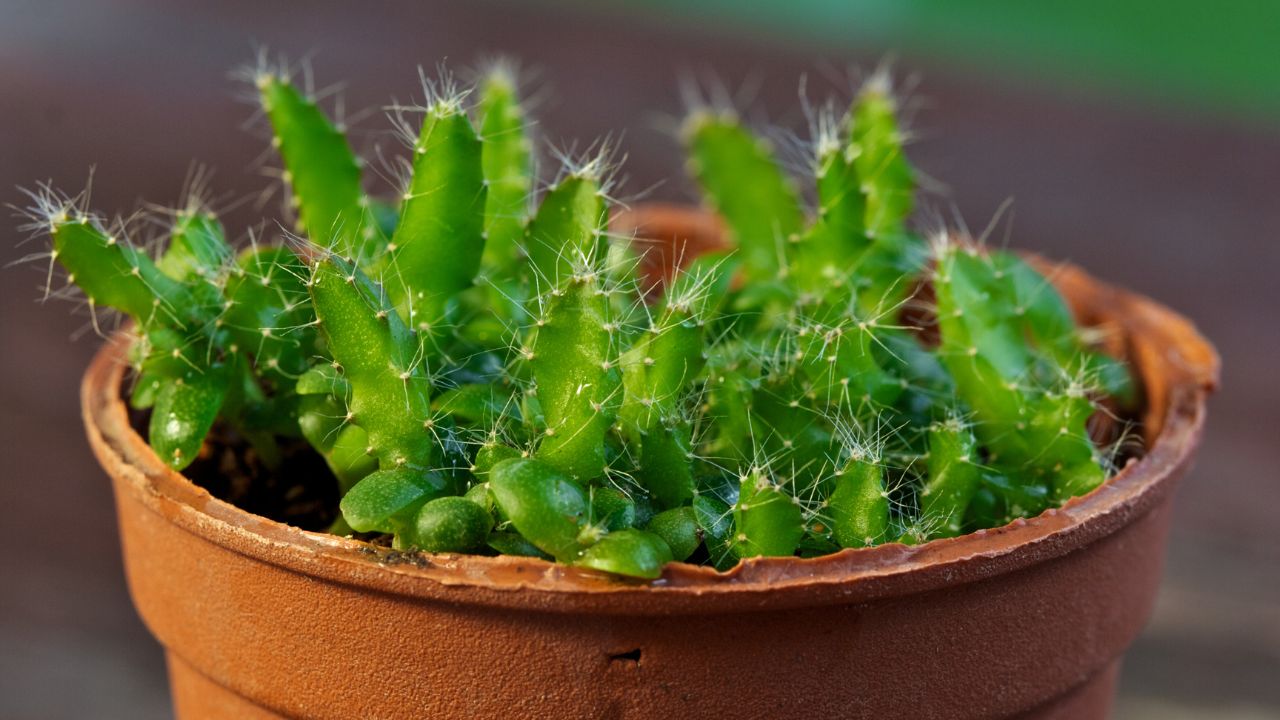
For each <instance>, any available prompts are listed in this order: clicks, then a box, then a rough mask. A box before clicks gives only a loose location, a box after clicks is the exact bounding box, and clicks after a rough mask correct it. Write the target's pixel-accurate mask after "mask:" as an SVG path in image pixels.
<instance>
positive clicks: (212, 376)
mask: <svg viewBox="0 0 1280 720" xmlns="http://www.w3.org/2000/svg"><path fill="white" fill-rule="evenodd" d="M230 382H231V372H230V368H228V367H227V366H226V365H223V364H217V365H211V366H209V367H207V368H204V369H202V370H199V371H197V370H192V371H190V372H188V373H187V374H186V375H185V376H184V377H182V378H180V379H179V380H177V381H173V382H168V383H164V384H163V385H162V386H161V387H160V390H159V392H158V393H157V394H156V398H155V406H154V407H153V408H152V410H151V425H150V429H149V435H148V440H149V441H150V443H151V447H152V448H154V449H155V451H156V455H158V456H159V457H160V459H162V460H164V462H165V463H166V464H167V465H168V466H169V467H171V468H173V469H174V470H181V469H183V468H185V467H186V466H188V465H190V464H191V462H192V461H193V460H195V459H196V456H197V455H198V454H199V452H200V446H201V445H202V444H203V443H204V438H205V435H208V434H209V428H211V427H213V421H214V419H215V418H217V417H218V411H219V410H221V409H222V403H223V401H224V400H226V397H227V390H228V387H229V385H230Z"/></svg>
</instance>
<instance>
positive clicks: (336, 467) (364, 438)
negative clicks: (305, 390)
mask: <svg viewBox="0 0 1280 720" xmlns="http://www.w3.org/2000/svg"><path fill="white" fill-rule="evenodd" d="M341 397H342V398H344V399H343V400H339V399H338V398H337V397H334V396H333V395H328V394H308V395H303V396H302V397H301V398H299V403H298V428H299V430H300V431H301V433H302V436H303V437H304V438H306V440H307V442H308V443H310V444H311V446H312V447H314V448H315V449H316V451H317V452H319V453H320V454H321V455H323V456H324V459H325V463H326V464H327V465H328V466H329V469H330V470H332V471H333V475H334V477H336V478H337V479H338V487H339V490H340V491H341V492H342V493H343V494H345V493H346V491H347V490H350V489H351V487H352V486H354V485H355V484H356V483H357V482H359V481H360V479H361V478H363V477H364V476H366V475H368V474H369V473H371V472H373V471H374V470H377V469H378V459H377V458H376V457H374V456H373V455H370V454H369V453H368V449H369V435H368V434H367V433H366V432H365V431H364V429H363V428H361V427H360V426H358V425H352V424H350V423H349V422H347V420H346V415H347V405H346V400H345V397H346V395H345V394H343V395H342V396H341Z"/></svg>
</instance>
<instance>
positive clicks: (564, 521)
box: [489, 458, 590, 562]
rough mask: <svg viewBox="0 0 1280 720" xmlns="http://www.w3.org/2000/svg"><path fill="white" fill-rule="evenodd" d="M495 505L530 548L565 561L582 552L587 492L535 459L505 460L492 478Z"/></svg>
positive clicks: (491, 484)
mask: <svg viewBox="0 0 1280 720" xmlns="http://www.w3.org/2000/svg"><path fill="white" fill-rule="evenodd" d="M489 491H490V492H491V493H492V494H493V499H494V502H496V503H497V505H498V508H499V509H500V510H501V511H502V514H503V515H505V516H506V517H507V518H508V519H509V520H510V521H511V524H512V525H514V526H515V528H516V530H518V531H520V534H521V535H523V536H524V537H525V538H526V539H527V540H528V541H529V542H530V543H533V545H535V546H536V547H537V548H538V549H540V550H542V551H544V552H546V553H548V554H550V555H552V556H554V557H555V558H556V559H557V560H559V561H561V562H568V561H571V560H574V559H575V558H577V557H578V555H579V554H580V553H581V552H582V550H583V544H582V542H581V540H580V538H579V535H580V533H581V532H582V529H583V526H584V525H585V524H586V522H587V518H588V514H589V513H590V502H589V500H588V498H587V494H586V492H585V491H584V490H583V489H582V487H581V486H580V485H578V484H577V483H576V482H574V481H573V480H571V479H569V477H568V476H567V475H565V474H564V473H562V472H560V471H559V470H557V469H556V468H555V467H553V466H552V465H550V464H548V463H545V462H542V461H541V460H534V459H532V458H514V459H511V460H504V461H503V462H500V463H498V464H497V465H495V466H494V467H493V470H492V471H491V472H490V473H489Z"/></svg>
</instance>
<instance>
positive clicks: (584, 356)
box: [529, 276, 621, 482]
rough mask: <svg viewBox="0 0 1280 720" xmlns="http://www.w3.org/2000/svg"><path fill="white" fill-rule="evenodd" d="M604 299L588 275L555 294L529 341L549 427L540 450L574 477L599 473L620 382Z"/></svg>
mask: <svg viewBox="0 0 1280 720" xmlns="http://www.w3.org/2000/svg"><path fill="white" fill-rule="evenodd" d="M611 327H612V325H611V323H610V322H609V319H608V301H607V300H606V299H605V297H604V296H603V295H601V294H600V291H599V284H598V281H596V280H595V279H594V278H593V277H592V276H579V277H577V278H575V279H573V280H572V281H571V282H570V283H569V285H568V287H566V288H565V289H563V290H561V291H558V294H554V295H553V296H552V297H551V298H550V300H549V301H548V303H547V308H546V313H545V314H544V315H543V316H542V317H541V318H539V320H538V324H537V327H536V332H535V334H534V337H533V338H532V339H531V341H530V343H529V345H530V347H531V352H532V355H533V358H532V359H531V360H530V361H529V362H530V365H531V367H532V369H533V378H534V381H535V382H536V383H537V394H538V402H539V404H540V405H541V407H542V411H543V413H544V415H545V418H546V430H545V431H544V433H543V438H542V442H541V444H540V445H539V447H538V451H537V456H538V458H539V459H541V460H542V461H544V462H546V463H548V464H549V465H552V466H554V467H555V468H557V469H558V470H560V471H561V472H564V473H566V474H568V475H569V476H570V477H572V478H574V479H576V480H579V481H583V482H586V481H590V480H593V479H595V478H597V477H599V476H600V475H601V473H603V472H604V466H605V454H604V438H605V434H606V433H607V432H608V430H609V426H610V425H612V424H613V418H614V415H615V413H616V406H617V404H618V400H619V395H620V394H621V393H620V386H621V378H620V375H619V372H618V356H617V349H616V348H615V347H614V342H613V333H612V332H611V331H610V329H609V328H611Z"/></svg>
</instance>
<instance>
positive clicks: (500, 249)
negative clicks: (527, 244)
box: [479, 66, 533, 277]
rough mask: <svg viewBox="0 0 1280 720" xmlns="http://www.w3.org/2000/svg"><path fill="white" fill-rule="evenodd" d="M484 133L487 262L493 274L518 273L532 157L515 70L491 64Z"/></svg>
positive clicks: (483, 90)
mask: <svg viewBox="0 0 1280 720" xmlns="http://www.w3.org/2000/svg"><path fill="white" fill-rule="evenodd" d="M479 111H480V117H481V121H480V136H481V137H482V138H483V139H484V157H483V164H484V179H485V183H486V185H487V186H488V188H489V195H488V197H487V198H486V200H485V208H484V231H485V235H486V241H485V247H484V265H485V267H487V268H489V272H490V274H491V275H492V276H493V277H504V276H511V275H515V274H516V273H515V272H514V269H515V266H516V262H517V260H518V259H519V250H520V244H521V241H522V239H523V238H524V227H525V222H526V219H527V218H526V216H527V215H528V205H529V195H530V194H531V193H532V192H533V172H532V170H533V167H532V166H533V158H532V151H531V144H530V142H529V137H528V135H527V133H526V132H525V118H524V112H523V110H522V109H521V107H520V99H519V97H518V96H517V94H516V82H515V77H514V76H513V73H512V71H511V70H510V69H509V68H506V67H505V66H498V67H495V68H494V69H493V70H491V71H490V72H489V73H488V74H487V75H486V76H485V78H484V80H483V82H482V83H481V85H480V106H479Z"/></svg>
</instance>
